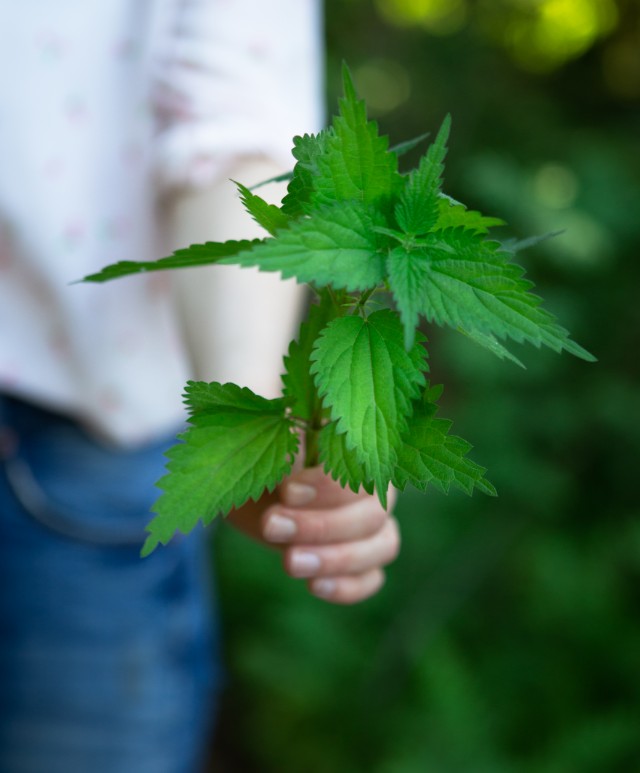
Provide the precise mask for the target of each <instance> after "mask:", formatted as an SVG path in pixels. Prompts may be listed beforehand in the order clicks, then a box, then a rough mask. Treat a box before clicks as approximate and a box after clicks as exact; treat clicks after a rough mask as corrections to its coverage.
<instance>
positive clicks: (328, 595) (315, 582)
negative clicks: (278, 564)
mask: <svg viewBox="0 0 640 773" xmlns="http://www.w3.org/2000/svg"><path fill="white" fill-rule="evenodd" d="M389 495H390V499H391V500H392V504H393V500H394V499H395V496H394V494H393V492H392V491H390V492H389ZM229 518H230V519H231V520H232V521H233V522H234V523H235V525H236V526H238V527H239V528H241V529H242V530H243V531H246V532H248V533H249V534H251V535H252V536H254V537H257V538H258V539H259V540H260V541H262V542H264V543H267V544H270V545H272V546H279V547H281V548H282V550H283V559H284V567H285V571H286V572H287V573H288V574H289V575H290V576H291V577H296V578H305V579H307V585H308V588H309V590H310V591H311V593H313V594H314V595H315V596H318V597H319V598H322V599H325V600H326V601H330V602H333V603H335V604H354V603H357V602H358V601H363V600H364V599H366V598H368V597H369V596H372V595H373V594H374V593H376V592H377V591H378V590H379V589H380V588H381V587H382V585H383V583H384V571H383V569H382V567H383V566H385V565H386V564H388V563H390V562H391V561H393V560H394V558H395V557H396V556H397V555H398V550H399V548H400V536H399V532H398V525H397V522H396V520H395V518H393V517H392V516H391V515H390V514H389V513H388V512H386V511H385V510H384V509H383V508H382V505H381V504H380V502H379V501H378V498H377V497H376V496H371V495H369V494H367V493H366V492H364V491H361V492H359V493H357V494H354V493H353V492H352V491H350V490H349V489H346V490H345V489H343V488H342V487H341V486H340V484H338V483H336V482H335V481H334V480H332V479H331V478H330V477H329V476H328V475H327V474H326V473H325V472H324V471H323V470H322V468H321V467H313V468H307V469H304V470H299V471H298V472H296V473H294V474H293V475H291V477H289V478H287V479H286V480H285V481H284V483H283V484H282V485H281V486H280V488H279V490H278V492H277V494H276V495H272V496H271V497H270V498H266V501H265V500H261V502H260V503H257V507H256V504H253V503H250V505H248V506H245V507H243V508H240V509H239V510H237V511H235V512H234V513H233V514H231V515H230V516H229Z"/></svg>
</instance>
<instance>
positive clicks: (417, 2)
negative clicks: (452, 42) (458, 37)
mask: <svg viewBox="0 0 640 773" xmlns="http://www.w3.org/2000/svg"><path fill="white" fill-rule="evenodd" d="M376 5H377V6H378V10H379V11H380V14H381V16H382V17H383V18H384V19H386V20H387V21H389V22H391V23H392V24H395V25H397V26H399V27H411V26H421V27H424V28H425V29H427V30H428V31H429V32H432V33H434V34H436V35H450V34H452V33H454V32H458V30H460V29H461V28H462V27H463V26H464V23H465V21H466V19H467V11H468V8H467V2H466V0H376Z"/></svg>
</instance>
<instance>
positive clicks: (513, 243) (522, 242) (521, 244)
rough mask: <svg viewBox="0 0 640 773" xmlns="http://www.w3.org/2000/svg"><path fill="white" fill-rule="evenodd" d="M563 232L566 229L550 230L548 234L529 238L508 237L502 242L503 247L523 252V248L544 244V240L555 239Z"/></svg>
mask: <svg viewBox="0 0 640 773" xmlns="http://www.w3.org/2000/svg"><path fill="white" fill-rule="evenodd" d="M563 233H564V230H563V229H561V230H560V231H548V232H547V233H546V234H540V235H539V236H529V237H528V238H527V239H507V240H506V241H504V242H502V249H503V250H506V251H507V252H514V253H515V252H522V250H528V249H529V248H530V247H536V246H537V245H538V244H542V242H546V241H547V240H548V239H553V238H554V237H556V236H560V235H561V234H563Z"/></svg>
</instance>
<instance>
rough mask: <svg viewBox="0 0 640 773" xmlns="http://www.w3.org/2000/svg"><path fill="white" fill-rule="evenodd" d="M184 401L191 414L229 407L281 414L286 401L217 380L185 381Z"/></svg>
mask: <svg viewBox="0 0 640 773" xmlns="http://www.w3.org/2000/svg"><path fill="white" fill-rule="evenodd" d="M184 402H185V404H186V406H187V410H188V411H189V413H191V414H195V413H201V412H202V411H207V410H223V409H227V408H230V409H237V410H241V411H249V410H252V411H255V412H256V413H264V414H267V413H273V414H276V415H282V414H283V413H284V410H285V407H286V401H285V400H284V399H283V398H278V399H276V400H268V399H267V398H266V397H261V396H260V395H257V394H255V392H252V391H251V390H250V389H249V388H248V387H239V386H237V385H236V384H231V383H228V384H220V383H219V382H217V381H212V382H207V381H187V385H186V387H185V390H184Z"/></svg>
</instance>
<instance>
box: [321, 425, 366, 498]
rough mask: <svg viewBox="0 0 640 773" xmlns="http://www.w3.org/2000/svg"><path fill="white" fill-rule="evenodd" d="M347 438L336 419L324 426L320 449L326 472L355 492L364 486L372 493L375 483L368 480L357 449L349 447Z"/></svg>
mask: <svg viewBox="0 0 640 773" xmlns="http://www.w3.org/2000/svg"><path fill="white" fill-rule="evenodd" d="M346 438H347V436H346V435H345V434H342V435H341V434H339V433H338V424H337V422H335V421H332V422H330V423H329V424H327V425H326V426H325V427H323V428H322V430H321V432H320V435H319V437H318V450H319V457H320V461H321V462H322V463H323V464H324V469H325V472H328V473H330V474H331V477H332V478H333V479H334V480H337V481H340V484H341V485H342V487H343V488H344V487H345V486H349V488H350V489H351V490H352V491H355V492H357V491H359V490H360V488H363V489H364V490H365V491H366V492H367V493H368V494H372V493H373V491H374V483H373V481H370V480H366V478H365V475H364V467H363V465H362V464H360V462H359V461H358V454H357V453H356V451H355V449H353V448H348V447H347V443H346Z"/></svg>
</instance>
